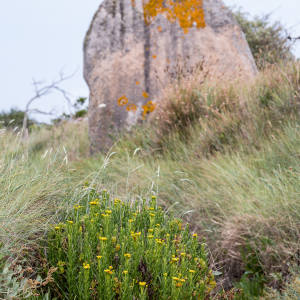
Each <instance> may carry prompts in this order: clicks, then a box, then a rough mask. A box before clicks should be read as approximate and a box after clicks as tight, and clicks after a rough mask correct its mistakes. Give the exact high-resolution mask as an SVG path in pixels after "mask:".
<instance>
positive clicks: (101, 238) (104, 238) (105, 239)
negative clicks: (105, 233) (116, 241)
mask: <svg viewBox="0 0 300 300" xmlns="http://www.w3.org/2000/svg"><path fill="white" fill-rule="evenodd" d="M99 239H100V241H107V238H106V237H99Z"/></svg>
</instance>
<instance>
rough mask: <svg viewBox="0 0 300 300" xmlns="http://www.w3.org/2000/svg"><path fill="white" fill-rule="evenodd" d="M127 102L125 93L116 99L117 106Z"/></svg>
mask: <svg viewBox="0 0 300 300" xmlns="http://www.w3.org/2000/svg"><path fill="white" fill-rule="evenodd" d="M127 103H128V99H127V98H126V96H125V95H123V96H122V97H120V98H119V99H118V105H119V106H123V105H125V104H127Z"/></svg>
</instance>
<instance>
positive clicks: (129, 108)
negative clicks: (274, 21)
mask: <svg viewBox="0 0 300 300" xmlns="http://www.w3.org/2000/svg"><path fill="white" fill-rule="evenodd" d="M126 110H127V111H128V112H129V111H132V112H134V113H136V110H137V107H136V105H135V104H133V103H131V104H128V106H127V108H126Z"/></svg>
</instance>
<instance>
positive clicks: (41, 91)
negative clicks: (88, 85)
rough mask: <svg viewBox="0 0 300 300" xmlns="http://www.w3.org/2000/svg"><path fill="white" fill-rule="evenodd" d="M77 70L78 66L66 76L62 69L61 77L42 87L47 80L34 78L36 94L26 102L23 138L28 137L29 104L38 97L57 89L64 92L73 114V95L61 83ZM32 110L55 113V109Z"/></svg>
mask: <svg viewBox="0 0 300 300" xmlns="http://www.w3.org/2000/svg"><path fill="white" fill-rule="evenodd" d="M77 71H78V68H77V69H76V70H75V72H73V73H72V74H71V75H69V76H65V75H64V72H63V69H61V71H60V72H59V79H57V80H53V81H52V83H51V84H49V85H45V86H42V87H40V86H41V85H43V84H45V81H36V80H35V78H33V83H32V84H33V86H34V91H35V95H34V96H33V97H32V98H31V99H29V101H28V102H27V104H26V108H25V114H24V122H23V138H24V139H25V138H26V137H27V134H26V128H27V119H28V115H29V113H30V111H29V106H30V105H31V104H32V102H33V101H34V100H36V99H38V98H41V97H43V96H46V95H49V94H50V93H52V92H53V91H55V90H56V91H58V92H60V93H62V95H63V96H64V98H65V99H66V100H67V102H68V106H69V110H70V114H72V110H71V104H72V102H71V99H70V97H69V96H72V95H71V94H70V93H68V92H66V91H65V90H64V89H62V88H61V87H60V86H59V85H60V84H61V83H62V82H63V81H66V80H68V79H71V78H72V77H73V76H74V75H75V73H76V72H77ZM31 111H32V112H33V111H34V112H35V113H40V114H44V115H53V110H52V111H51V112H43V111H40V110H38V109H34V110H31Z"/></svg>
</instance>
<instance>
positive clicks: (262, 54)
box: [233, 8, 294, 67]
mask: <svg viewBox="0 0 300 300" xmlns="http://www.w3.org/2000/svg"><path fill="white" fill-rule="evenodd" d="M233 14H234V16H235V18H236V19H237V21H238V23H239V25H240V27H241V29H242V30H243V32H244V34H245V37H246V40H247V42H248V44H249V47H250V49H251V52H252V54H253V56H254V59H255V61H256V64H257V66H258V67H262V66H264V65H265V62H267V63H274V62H278V61H280V60H285V59H292V58H293V57H294V56H293V54H292V53H291V50H292V45H293V44H292V42H291V41H290V40H289V39H288V38H287V37H288V34H287V32H286V29H285V28H284V26H283V25H282V24H281V23H280V22H279V21H276V22H274V23H271V20H270V15H271V14H268V15H264V16H261V17H260V16H255V17H254V18H253V19H250V18H249V13H246V12H243V11H242V10H241V8H239V9H238V10H236V11H234V12H233Z"/></svg>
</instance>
